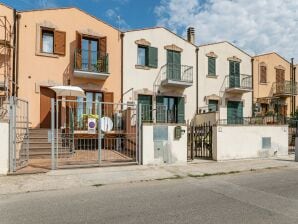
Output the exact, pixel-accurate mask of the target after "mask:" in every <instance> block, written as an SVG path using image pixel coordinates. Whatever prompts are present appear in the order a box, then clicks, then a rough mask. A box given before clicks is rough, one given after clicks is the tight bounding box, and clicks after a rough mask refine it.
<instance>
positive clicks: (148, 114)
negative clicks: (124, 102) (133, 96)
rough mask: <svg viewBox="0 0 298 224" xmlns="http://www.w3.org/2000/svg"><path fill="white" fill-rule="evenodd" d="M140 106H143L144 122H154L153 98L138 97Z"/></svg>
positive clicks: (147, 96)
mask: <svg viewBox="0 0 298 224" xmlns="http://www.w3.org/2000/svg"><path fill="white" fill-rule="evenodd" d="M138 105H142V106H141V107H142V108H141V109H142V121H144V122H151V121H152V111H153V108H152V96H151V95H138Z"/></svg>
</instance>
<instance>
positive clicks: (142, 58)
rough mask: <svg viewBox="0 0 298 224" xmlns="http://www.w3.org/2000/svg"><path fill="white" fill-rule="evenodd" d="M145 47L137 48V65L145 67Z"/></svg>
mask: <svg viewBox="0 0 298 224" xmlns="http://www.w3.org/2000/svg"><path fill="white" fill-rule="evenodd" d="M146 49H147V48H146V47H143V46H139V47H138V65H143V66H146V52H147V51H146Z"/></svg>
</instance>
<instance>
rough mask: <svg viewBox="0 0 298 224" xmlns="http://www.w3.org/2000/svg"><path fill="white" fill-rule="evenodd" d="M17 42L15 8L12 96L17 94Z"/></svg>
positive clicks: (14, 13) (14, 12) (15, 13)
mask: <svg viewBox="0 0 298 224" xmlns="http://www.w3.org/2000/svg"><path fill="white" fill-rule="evenodd" d="M16 42H17V11H16V9H14V10H13V50H12V85H11V87H12V93H11V95H12V96H15V94H16V50H17V46H16Z"/></svg>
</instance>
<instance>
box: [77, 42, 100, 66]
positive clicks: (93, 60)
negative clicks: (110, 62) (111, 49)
mask: <svg viewBox="0 0 298 224" xmlns="http://www.w3.org/2000/svg"><path fill="white" fill-rule="evenodd" d="M98 49H99V42H98V39H92V38H86V37H83V38H82V52H81V54H82V69H83V70H85V71H97V70H98V68H97V64H98V63H97V62H98V57H99V53H98Z"/></svg>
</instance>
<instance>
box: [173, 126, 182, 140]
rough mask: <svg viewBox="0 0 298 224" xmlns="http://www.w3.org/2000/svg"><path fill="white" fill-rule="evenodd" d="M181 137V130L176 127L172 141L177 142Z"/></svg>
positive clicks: (179, 127)
mask: <svg viewBox="0 0 298 224" xmlns="http://www.w3.org/2000/svg"><path fill="white" fill-rule="evenodd" d="M181 135H182V128H181V126H176V127H175V129H174V139H175V140H179V139H180V138H181Z"/></svg>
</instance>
